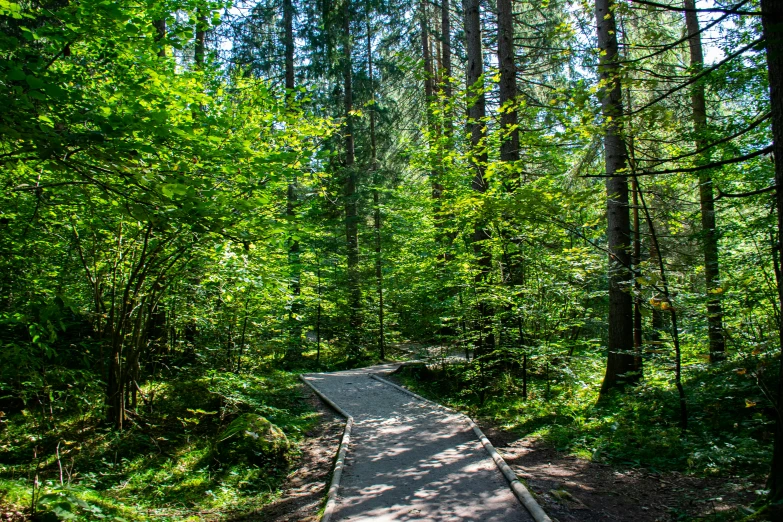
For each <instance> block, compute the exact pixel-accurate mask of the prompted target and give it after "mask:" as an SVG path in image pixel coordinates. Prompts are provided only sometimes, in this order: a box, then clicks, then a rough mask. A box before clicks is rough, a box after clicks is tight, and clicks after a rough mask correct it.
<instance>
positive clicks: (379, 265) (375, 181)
mask: <svg viewBox="0 0 783 522" xmlns="http://www.w3.org/2000/svg"><path fill="white" fill-rule="evenodd" d="M367 72H368V76H369V80H370V100H371V102H372V103H370V111H369V112H370V169H372V186H373V189H372V204H373V231H374V235H375V238H374V239H375V288H376V291H377V293H378V355H379V357H380V358H381V359H385V358H386V339H385V329H384V324H383V321H384V318H383V257H382V255H381V254H382V252H381V198H380V193H379V186H378V185H379V183H380V179H379V177H378V144H377V142H376V136H375V83H374V77H373V63H372V29H371V26H370V17H369V16H368V17H367Z"/></svg>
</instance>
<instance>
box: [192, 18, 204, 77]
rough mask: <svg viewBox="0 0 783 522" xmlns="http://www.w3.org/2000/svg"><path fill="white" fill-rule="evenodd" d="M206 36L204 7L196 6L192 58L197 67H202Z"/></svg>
mask: <svg viewBox="0 0 783 522" xmlns="http://www.w3.org/2000/svg"><path fill="white" fill-rule="evenodd" d="M206 36H207V15H206V13H205V12H204V7H198V8H197V9H196V42H195V48H194V50H193V60H194V61H195V63H196V67H197V68H198V69H201V68H203V67H204V54H205V50H206V45H205V40H206Z"/></svg>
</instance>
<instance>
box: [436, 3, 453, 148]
mask: <svg viewBox="0 0 783 522" xmlns="http://www.w3.org/2000/svg"><path fill="white" fill-rule="evenodd" d="M440 14H441V21H440V30H441V53H442V57H441V64H442V68H441V70H440V74H439V76H440V78H441V82H442V84H441V85H442V87H441V88H442V89H443V97H444V98H445V103H447V104H449V103H451V94H452V89H451V6H450V5H449V0H441V10H440ZM451 127H452V122H451V117H450V115H449V111H446V114H445V116H444V121H443V133H444V134H445V135H446V136H447V137H450V136H451V134H452V133H451Z"/></svg>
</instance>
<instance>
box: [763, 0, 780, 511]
mask: <svg viewBox="0 0 783 522" xmlns="http://www.w3.org/2000/svg"><path fill="white" fill-rule="evenodd" d="M761 13H762V14H761V25H762V27H763V30H764V38H765V42H766V47H767V68H768V70H769V97H770V103H771V107H772V144H773V153H774V155H775V185H777V187H778V190H777V191H776V194H775V203H776V205H777V213H778V237H779V238H780V237H783V189H781V188H780V187H783V0H761ZM778 256H779V258H780V264H779V265H778V266H783V249H781V248H778ZM778 302H779V305H780V306H779V309H780V310H783V286H781V285H778ZM779 340H780V346H781V352H783V328H780V329H779ZM778 365H779V369H778V372H779V373H778V392H777V405H776V408H775V443H774V446H773V452H772V472H771V473H770V475H769V482H768V485H767V487H768V489H769V491H770V494H769V495H770V496H769V499H770V501H772V502H781V501H783V411H781V410H783V353H781V356H780V357H778Z"/></svg>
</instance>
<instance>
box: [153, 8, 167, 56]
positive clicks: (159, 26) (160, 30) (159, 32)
mask: <svg viewBox="0 0 783 522" xmlns="http://www.w3.org/2000/svg"><path fill="white" fill-rule="evenodd" d="M152 25H153V26H154V27H155V42H157V43H158V45H160V48H159V49H158V56H159V57H160V58H165V57H166V46H165V45H164V44H163V39H164V38H166V19H165V18H161V19H160V20H155V21H153V22H152Z"/></svg>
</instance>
